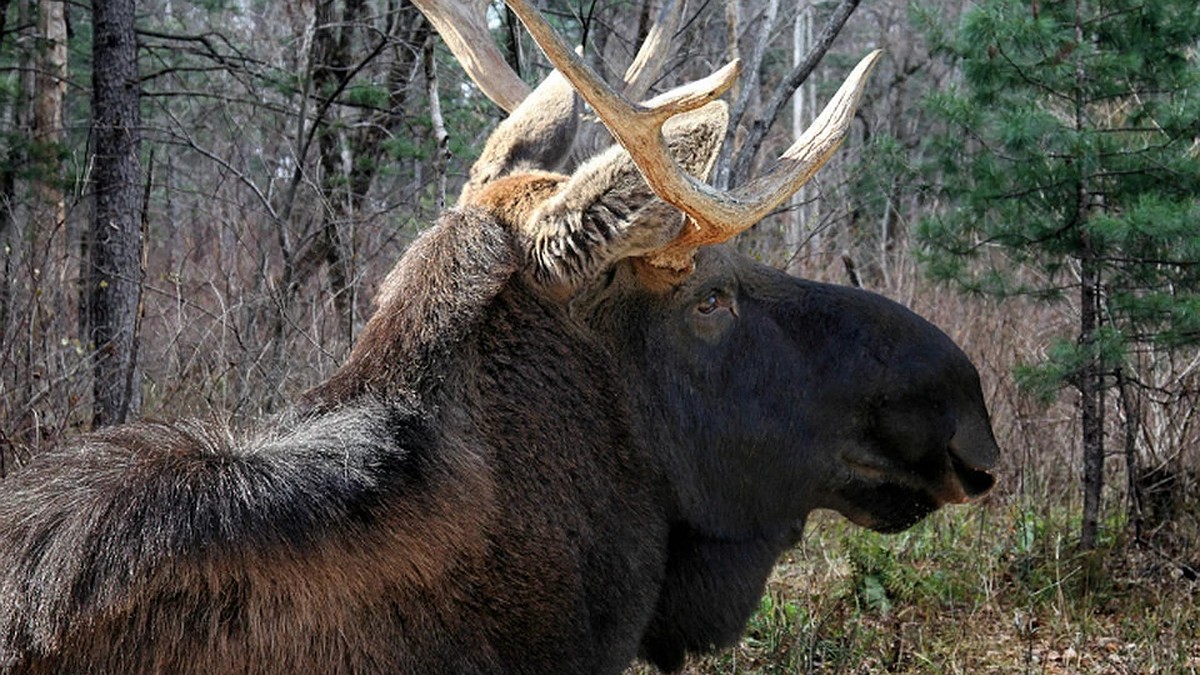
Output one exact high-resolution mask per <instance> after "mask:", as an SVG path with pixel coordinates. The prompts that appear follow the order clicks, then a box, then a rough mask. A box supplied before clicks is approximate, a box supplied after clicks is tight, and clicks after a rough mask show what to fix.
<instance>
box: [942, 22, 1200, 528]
mask: <svg viewBox="0 0 1200 675" xmlns="http://www.w3.org/2000/svg"><path fill="white" fill-rule="evenodd" d="M1198 46H1200V7H1198V6H1197V3H1196V2H1195V0H1073V1H1072V2H1038V0H1034V1H1033V2H1032V3H1030V2H1017V1H1015V0H984V1H982V2H980V4H979V5H978V6H977V7H976V8H975V9H973V10H972V11H970V12H968V13H967V14H966V15H965V16H964V18H963V21H962V24H961V26H959V28H958V29H957V31H955V32H954V35H953V36H952V37H951V38H950V39H949V40H946V41H945V42H944V43H943V47H944V48H945V49H946V50H947V51H948V52H949V53H951V54H952V55H953V56H954V57H956V58H958V59H960V60H961V61H960V62H961V69H962V85H961V87H960V88H959V89H958V90H957V91H951V92H947V93H944V94H940V95H937V96H934V97H933V98H932V99H931V104H932V105H933V106H934V108H935V109H936V111H937V112H938V113H940V115H941V116H942V118H943V119H944V120H945V121H946V122H947V127H948V128H947V132H946V133H944V134H941V135H939V136H937V137H935V138H933V139H931V143H932V144H933V145H934V146H935V147H934V149H935V150H936V152H935V153H933V154H934V155H935V156H936V157H938V161H937V163H936V166H934V167H932V168H931V169H932V171H933V172H934V174H935V175H936V176H937V177H938V178H937V182H938V184H939V188H938V189H939V190H940V192H941V194H942V196H943V199H944V200H945V203H946V205H947V208H945V209H944V210H943V212H942V213H941V214H940V215H938V216H936V217H932V218H929V219H927V220H925V221H924V222H923V223H922V225H921V228H920V237H921V241H922V243H923V245H924V247H925V250H926V254H927V255H926V260H927V262H928V268H929V269H930V270H931V271H932V273H933V274H934V276H936V277H938V278H941V279H944V280H951V281H953V282H954V283H956V284H958V285H960V286H961V287H962V288H964V289H967V290H969V291H972V292H977V293H983V294H988V295H994V296H1000V297H1009V296H1014V295H1027V296H1034V297H1038V298H1046V299H1060V298H1063V297H1064V296H1065V297H1069V298H1071V299H1073V300H1074V303H1075V304H1074V308H1075V310H1076V311H1077V317H1078V319H1077V323H1076V327H1075V330H1074V334H1073V335H1072V336H1070V337H1069V338H1064V339H1063V340H1062V341H1061V342H1060V343H1059V344H1056V345H1053V346H1051V347H1050V348H1049V349H1048V354H1049V357H1048V358H1047V359H1046V360H1045V361H1044V362H1043V363H1040V364H1035V366H1034V367H1032V368H1031V369H1030V370H1029V371H1027V373H1026V376H1027V377H1026V379H1027V381H1030V382H1033V383H1036V384H1040V385H1042V386H1043V387H1053V386H1059V385H1063V384H1066V385H1069V386H1070V387H1072V388H1074V389H1075V390H1076V391H1077V392H1078V394H1079V415H1080V424H1081V431H1082V445H1083V480H1084V512H1083V521H1082V528H1081V532H1080V546H1081V547H1082V548H1085V549H1086V548H1091V547H1093V546H1094V545H1095V544H1096V538H1097V531H1098V526H1097V524H1098V519H1099V514H1100V506H1101V503H1100V496H1101V489H1102V487H1103V477H1104V473H1103V470H1104V457H1105V436H1104V429H1105V420H1104V413H1105V408H1106V401H1105V397H1106V393H1108V392H1110V391H1111V390H1112V389H1113V388H1114V387H1117V386H1124V384H1125V383H1127V382H1128V381H1130V378H1128V377H1127V374H1128V373H1129V372H1130V369H1131V367H1132V360H1131V357H1132V356H1133V355H1134V354H1136V353H1137V352H1138V350H1141V349H1177V348H1183V347H1187V346H1190V345H1196V344H1200V150H1198V138H1200V56H1198V55H1197V48H1198ZM1127 468H1128V469H1130V470H1132V469H1133V467H1127Z"/></svg>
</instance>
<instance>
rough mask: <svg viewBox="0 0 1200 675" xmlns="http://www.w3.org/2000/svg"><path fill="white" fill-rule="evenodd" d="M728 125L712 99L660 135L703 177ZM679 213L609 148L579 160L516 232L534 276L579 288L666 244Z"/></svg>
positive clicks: (625, 157) (683, 164)
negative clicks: (619, 262) (615, 266)
mask: <svg viewBox="0 0 1200 675" xmlns="http://www.w3.org/2000/svg"><path fill="white" fill-rule="evenodd" d="M728 124H729V109H728V107H727V106H726V104H725V103H724V102H723V101H714V102H712V103H709V104H708V105H706V106H704V107H702V108H699V109H697V110H694V111H691V112H688V113H684V114H682V115H677V116H675V117H673V118H671V119H670V120H668V121H667V123H666V124H664V125H663V129H662V130H663V137H664V138H665V139H666V141H667V147H668V149H669V150H670V152H671V156H672V157H674V159H675V161H676V163H678V164H679V167H680V168H682V169H683V170H684V171H686V172H688V173H690V174H692V175H693V176H695V177H697V178H700V179H702V180H707V178H708V174H709V173H710V172H711V171H712V167H713V165H714V164H715V163H716V159H717V153H718V151H719V149H720V147H721V141H722V140H723V139H724V137H725V129H726V128H727V127H728ZM683 219H684V215H683V213H681V212H680V211H679V210H678V209H676V208H675V207H674V206H671V205H669V204H667V203H666V202H664V201H662V200H661V199H659V198H658V197H657V196H656V195H655V194H654V192H653V191H652V190H651V189H650V187H649V186H648V185H647V184H646V181H645V179H644V178H643V177H642V174H641V173H640V172H639V170H638V168H637V166H636V165H635V164H634V163H633V160H632V159H631V158H630V156H629V153H628V152H626V151H625V150H624V148H622V147H620V146H614V147H612V148H609V149H608V150H607V151H605V152H603V153H601V154H600V155H598V156H596V157H594V158H592V159H591V160H589V161H588V162H586V163H585V164H583V165H582V166H580V167H579V168H578V169H577V170H576V171H575V173H574V174H573V175H572V176H571V177H570V178H569V179H568V180H567V182H566V183H565V184H564V185H563V186H562V188H561V189H560V190H559V191H558V193H557V194H555V195H554V196H553V197H551V198H550V199H547V200H546V201H545V202H544V203H542V204H541V205H540V206H539V207H538V208H537V209H536V210H534V211H533V213H531V214H530V216H529V218H528V219H527V220H526V222H525V223H524V224H523V226H522V227H521V230H522V232H521V234H522V235H523V236H522V238H523V239H524V241H525V242H526V246H527V248H528V259H529V261H530V263H531V265H532V272H533V275H534V278H535V279H537V280H538V281H540V282H542V283H547V284H558V283H566V284H568V285H571V286H576V285H578V284H579V283H581V282H583V281H585V280H586V279H588V278H590V277H592V276H593V275H595V274H596V273H597V272H599V271H600V270H602V269H603V268H605V267H606V266H608V265H609V264H611V263H613V262H615V261H617V260H620V259H622V258H629V257H634V256H639V255H643V254H645V253H648V252H650V251H654V250H657V249H659V248H661V247H663V246H664V245H666V244H667V243H668V242H670V241H671V240H673V239H674V238H675V237H676V235H678V234H679V231H680V228H681V226H682V225H683Z"/></svg>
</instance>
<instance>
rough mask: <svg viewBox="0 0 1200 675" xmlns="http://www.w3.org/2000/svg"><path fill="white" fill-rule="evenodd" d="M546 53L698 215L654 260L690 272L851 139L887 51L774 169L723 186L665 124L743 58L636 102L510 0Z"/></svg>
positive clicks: (657, 184) (679, 202)
mask: <svg viewBox="0 0 1200 675" xmlns="http://www.w3.org/2000/svg"><path fill="white" fill-rule="evenodd" d="M505 2H506V3H507V4H508V6H509V8H511V9H512V10H513V12H514V13H515V14H516V15H517V16H518V17H519V18H520V19H521V22H522V23H524V24H525V27H526V29H528V30H529V33H530V34H531V35H533V39H534V41H535V42H537V43H538V46H539V47H541V48H542V51H543V52H545V53H546V57H547V58H548V59H550V62H551V63H553V64H554V66H555V68H557V69H558V70H559V71H560V72H562V73H563V75H565V76H566V77H567V79H568V80H570V81H571V83H572V84H573V85H574V86H575V90H576V91H577V92H579V95H580V96H582V97H583V98H584V100H586V101H587V102H588V103H590V104H591V106H592V108H593V109H594V110H595V111H596V114H597V115H598V116H599V117H600V120H601V121H602V122H604V125H605V126H606V127H608V129H609V131H611V132H612V134H613V136H614V137H615V138H616V139H617V141H618V142H619V143H620V144H621V145H622V146H623V147H624V148H625V150H626V151H627V152H629V155H630V156H631V157H632V158H633V161H634V163H635V164H637V166H638V169H640V170H641V172H642V175H643V176H644V177H645V179H646V182H647V184H649V186H650V188H651V189H652V190H653V191H654V193H655V194H657V195H658V196H659V197H660V198H661V199H662V200H663V201H665V202H667V203H669V204H671V205H673V206H675V207H676V208H678V209H679V210H681V211H683V212H684V213H686V214H687V215H688V216H690V217H691V220H692V226H691V227H689V228H688V229H686V230H685V231H684V233H683V234H681V235H680V236H679V237H678V238H677V239H676V240H675V241H674V242H672V243H671V244H668V245H667V246H666V247H665V248H664V249H662V250H661V251H658V252H655V253H653V254H651V255H650V256H648V258H647V260H648V262H649V263H651V264H652V265H655V266H658V267H665V268H669V269H673V270H679V271H686V270H690V269H691V266H692V253H693V252H694V251H695V249H697V248H699V247H700V246H703V245H706V244H714V243H718V242H722V241H727V240H728V239H730V238H732V237H734V236H735V235H737V234H738V233H740V232H743V231H745V230H747V229H749V228H750V226H752V225H754V224H755V223H757V222H758V221H759V220H761V219H762V218H763V217H764V216H766V215H767V214H769V213H770V212H771V211H772V210H774V209H775V207H777V206H779V205H780V204H782V203H783V202H784V201H785V200H787V199H788V197H790V196H791V195H792V194H793V193H794V192H795V191H796V190H798V189H800V186H801V185H803V184H804V182H805V181H807V180H808V179H809V178H810V177H811V176H812V174H813V173H814V172H816V170H817V169H818V168H820V166H821V165H822V164H824V163H825V161H826V160H828V159H829V156H830V155H832V154H833V151H834V150H835V149H837V146H838V145H840V144H841V142H842V140H843V139H844V138H845V135H846V131H847V130H848V129H849V128H850V122H851V121H852V120H853V118H854V111H855V109H856V108H857V106H858V101H859V99H860V98H861V96H862V91H863V89H864V87H865V86H866V77H867V75H868V74H869V73H870V71H871V69H872V68H873V67H874V65H875V63H876V62H877V61H878V60H879V56H880V54H881V53H882V52H880V51H878V50H876V51H874V52H872V53H871V54H869V55H867V57H866V58H864V59H863V60H862V61H861V62H860V63H859V64H858V66H857V67H856V68H855V69H854V71H853V72H852V73H851V74H850V76H849V77H848V78H847V79H846V81H845V83H843V84H842V86H841V88H840V89H839V90H838V92H837V94H836V95H835V96H834V97H833V100H832V101H830V103H829V104H828V105H827V106H826V107H825V110H824V111H822V112H821V115H820V116H819V117H818V118H817V120H816V121H815V122H814V123H813V125H812V126H811V127H810V128H809V129H808V130H807V131H806V132H805V133H804V134H803V135H802V136H801V137H800V139H798V140H797V141H796V143H795V144H794V145H793V146H792V147H791V148H789V149H788V150H787V152H785V153H784V154H783V156H782V157H780V160H779V162H778V163H777V165H776V166H775V167H774V168H773V169H772V170H771V171H770V172H768V173H767V175H765V176H763V177H761V178H759V179H757V180H755V181H752V182H751V183H749V184H747V185H746V186H744V187H742V188H739V189H737V190H733V191H729V192H722V191H718V190H716V189H714V188H712V187H711V186H709V185H707V184H705V183H703V182H701V181H699V180H697V179H696V178H695V177H694V176H691V175H689V174H688V173H687V172H686V171H683V170H682V169H680V168H679V166H678V164H676V162H675V160H674V158H672V157H671V154H670V153H669V152H668V151H667V145H666V141H665V140H664V139H663V136H662V125H663V123H664V122H666V121H667V120H668V119H669V118H671V117H673V116H675V115H678V114H680V113H683V112H687V111H689V110H695V109H697V108H699V107H701V106H703V105H705V104H707V103H709V102H711V101H713V100H715V99H716V98H718V97H719V96H720V95H721V94H723V93H724V92H725V91H726V90H727V89H728V88H729V87H730V86H731V85H732V84H733V81H734V79H735V78H736V77H737V74H738V67H739V66H738V62H737V61H736V60H735V61H733V62H731V63H730V64H728V65H726V66H725V67H723V68H721V69H720V70H718V71H717V72H715V73H713V74H712V75H709V76H708V77H706V78H704V79H702V80H697V81H696V82H692V83H691V84H688V85H684V86H682V87H679V88H677V89H674V90H672V91H669V92H667V93H665V94H661V95H659V96H657V97H655V98H653V99H651V100H650V101H647V102H646V103H645V104H644V105H637V104H634V103H630V102H629V101H628V100H626V99H625V98H624V97H622V96H621V95H620V94H619V93H617V92H616V91H615V90H614V89H612V88H611V87H609V86H608V85H607V84H605V83H604V82H603V81H602V80H601V79H600V77H599V76H598V75H596V73H595V71H593V70H592V69H591V68H590V67H588V66H587V64H585V63H584V62H583V61H582V60H581V59H580V58H579V57H578V56H577V55H576V54H575V53H574V52H573V51H571V50H570V49H568V48H567V46H566V45H565V44H564V43H563V41H562V39H561V38H560V37H559V35H558V33H557V32H556V31H555V30H554V29H553V28H551V27H550V25H549V24H547V23H546V21H545V19H543V18H542V16H541V14H540V13H538V11H537V10H535V9H533V8H532V7H530V6H529V4H528V3H527V2H526V0H505Z"/></svg>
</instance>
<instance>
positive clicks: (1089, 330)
mask: <svg viewBox="0 0 1200 675" xmlns="http://www.w3.org/2000/svg"><path fill="white" fill-rule="evenodd" d="M1075 40H1076V42H1077V44H1079V45H1080V46H1081V47H1082V44H1083V40H1084V28H1083V13H1082V7H1081V5H1080V0H1075ZM1083 51H1084V50H1083V49H1082V48H1080V49H1077V50H1076V54H1082V53H1083ZM1086 80H1087V71H1086V70H1085V68H1084V63H1083V60H1082V56H1076V60H1075V92H1074V99H1075V131H1076V132H1077V133H1082V132H1083V131H1084V129H1085V125H1086V124H1087V116H1086V110H1085V106H1086V98H1085V97H1086V93H1085V90H1084V84H1085V82H1086ZM1078 171H1079V176H1080V177H1079V179H1078V181H1077V183H1076V186H1075V227H1076V231H1077V232H1078V233H1079V249H1080V250H1079V345H1080V349H1082V350H1083V353H1084V362H1083V365H1082V367H1081V368H1080V373H1079V399H1080V402H1079V418H1080V427H1081V431H1082V436H1083V522H1082V524H1081V526H1080V532H1079V547H1080V548H1081V549H1083V550H1090V549H1093V548H1095V547H1096V535H1097V532H1098V530H1099V521H1100V496H1101V493H1102V492H1103V490H1104V372H1103V366H1104V364H1103V361H1102V358H1101V355H1100V347H1099V345H1098V344H1097V339H1098V335H1097V332H1098V331H1099V328H1100V322H1101V318H1102V317H1101V313H1100V299H1101V288H1102V287H1101V283H1102V282H1101V279H1100V262H1099V260H1098V259H1097V255H1096V251H1095V248H1094V245H1093V241H1092V238H1091V236H1090V235H1089V234H1088V231H1087V224H1088V217H1089V207H1090V204H1089V201H1088V200H1089V190H1088V183H1087V180H1086V178H1085V177H1084V175H1085V174H1084V171H1085V169H1084V167H1082V166H1080V167H1078Z"/></svg>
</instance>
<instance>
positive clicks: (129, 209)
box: [86, 0, 142, 426]
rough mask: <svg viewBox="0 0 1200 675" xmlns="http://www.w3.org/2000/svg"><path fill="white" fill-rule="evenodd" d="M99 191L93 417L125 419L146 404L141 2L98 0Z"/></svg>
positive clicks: (95, 184) (95, 121)
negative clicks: (137, 17)
mask: <svg viewBox="0 0 1200 675" xmlns="http://www.w3.org/2000/svg"><path fill="white" fill-rule="evenodd" d="M92 24H93V27H94V31H95V37H94V44H93V47H92V58H93V71H92V87H93V89H92V153H93V158H92V164H93V167H94V168H93V171H92V190H93V194H94V199H95V211H94V214H93V219H92V226H91V233H90V234H91V236H90V241H89V242H88V248H89V258H90V260H89V262H90V265H91V269H90V270H89V274H88V293H87V295H88V327H87V335H86V338H87V342H88V343H89V344H90V345H91V346H92V348H93V349H94V350H95V360H94V362H93V370H92V374H93V378H94V381H93V385H92V391H93V400H92V422H93V424H94V425H95V426H103V425H109V424H119V423H121V422H124V421H125V420H126V419H128V418H129V417H131V416H136V415H137V414H138V412H139V410H140V409H141V405H142V395H141V371H140V368H139V367H138V335H137V325H138V321H137V319H138V306H139V303H140V299H141V290H142V278H141V276H142V273H141V264H140V263H141V248H142V230H141V226H140V214H141V201H142V194H141V190H140V180H139V176H140V168H139V165H138V141H139V128H138V127H139V124H140V120H139V115H138V94H139V88H138V87H139V85H138V70H137V46H136V39H135V34H134V0H94V1H93V3H92Z"/></svg>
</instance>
